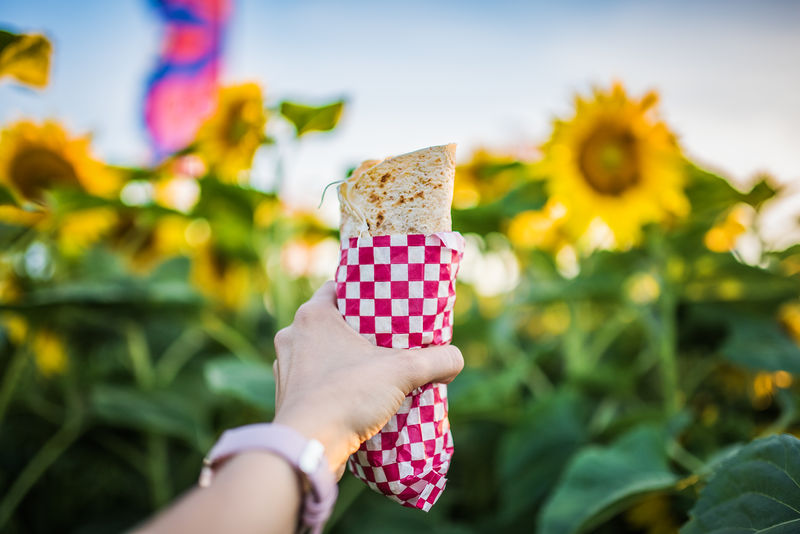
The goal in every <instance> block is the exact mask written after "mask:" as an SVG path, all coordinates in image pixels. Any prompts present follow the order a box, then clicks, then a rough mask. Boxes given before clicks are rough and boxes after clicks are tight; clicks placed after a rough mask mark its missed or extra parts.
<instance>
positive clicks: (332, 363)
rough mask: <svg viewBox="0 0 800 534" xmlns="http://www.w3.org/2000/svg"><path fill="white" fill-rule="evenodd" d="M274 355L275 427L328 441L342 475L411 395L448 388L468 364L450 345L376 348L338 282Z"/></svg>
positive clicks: (306, 309) (309, 305)
mask: <svg viewBox="0 0 800 534" xmlns="http://www.w3.org/2000/svg"><path fill="white" fill-rule="evenodd" d="M275 350H276V352H277V354H278V358H277V360H276V361H275V365H274V370H275V382H276V384H277V409H276V414H275V422H276V423H280V424H283V425H287V426H290V427H292V428H294V429H295V430H297V431H299V432H300V433H301V434H304V435H305V436H308V437H309V438H316V439H318V440H319V441H320V442H322V444H323V445H324V446H325V451H326V455H327V456H328V461H329V462H330V465H331V469H332V470H333V471H334V472H338V473H339V476H341V473H342V472H343V469H344V464H345V462H346V461H347V458H348V457H349V456H350V455H351V454H352V453H354V452H355V451H356V450H358V447H359V445H360V444H361V443H362V442H363V441H366V440H367V439H369V438H370V437H372V436H374V435H375V434H376V433H377V432H378V431H379V430H380V429H381V428H383V426H384V425H385V424H386V423H387V422H388V421H389V418H390V417H391V416H392V415H394V413H395V412H396V411H397V409H398V408H400V405H401V404H402V403H403V399H404V398H405V396H406V395H407V394H408V393H409V392H411V391H412V390H413V389H415V388H417V387H420V386H423V385H425V384H427V383H429V382H443V383H448V382H450V381H452V380H453V378H455V376H456V375H457V374H458V373H459V372H460V371H461V369H462V368H463V366H464V360H463V358H462V357H461V352H460V351H459V350H458V349H457V348H456V347H453V346H451V345H444V346H434V347H428V348H424V349H413V350H402V349H389V348H384V347H376V346H374V345H372V344H371V343H370V342H369V341H367V340H366V339H364V338H363V337H361V336H360V335H359V334H358V333H357V332H356V331H355V330H353V329H352V328H351V327H350V325H348V324H347V323H346V322H345V321H344V319H343V318H342V316H341V314H340V313H339V311H338V310H337V308H336V293H335V284H334V282H326V283H325V285H323V286H322V287H321V288H320V289H319V290H318V291H317V292H316V294H314V296H313V297H312V298H311V300H309V301H308V302H306V303H305V304H303V305H302V306H300V309H298V310H297V314H296V315H295V318H294V322H293V323H292V324H291V325H290V326H288V327H286V328H284V329H283V330H281V331H280V332H278V334H277V335H276V336H275Z"/></svg>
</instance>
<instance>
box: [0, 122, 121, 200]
mask: <svg viewBox="0 0 800 534" xmlns="http://www.w3.org/2000/svg"><path fill="white" fill-rule="evenodd" d="M0 184H3V185H5V186H6V187H8V188H9V189H10V190H11V191H13V192H14V193H15V194H16V195H17V196H19V197H20V198H21V199H23V200H28V201H31V202H35V203H41V202H42V201H43V199H44V193H45V191H47V190H48V189H52V188H75V189H81V190H83V191H86V192H87V193H90V194H93V195H98V196H107V195H109V194H111V193H114V192H115V191H116V190H117V189H118V186H119V180H118V177H117V176H116V175H115V174H114V173H112V172H110V171H109V170H108V169H107V168H106V166H105V165H103V164H102V163H101V162H99V161H97V160H96V159H94V158H93V157H92V155H91V152H90V150H89V139H88V138H87V137H70V136H69V134H68V133H67V132H66V131H65V130H64V129H63V128H62V127H61V126H60V125H59V124H57V123H55V122H52V121H47V122H44V123H42V124H36V123H34V122H31V121H20V122H17V123H15V124H12V125H10V126H9V127H8V128H6V129H5V130H3V131H2V132H0Z"/></svg>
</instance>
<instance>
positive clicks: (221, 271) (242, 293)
mask: <svg viewBox="0 0 800 534" xmlns="http://www.w3.org/2000/svg"><path fill="white" fill-rule="evenodd" d="M253 274H254V273H253V269H252V268H251V267H250V265H248V264H247V263H246V262H244V261H242V260H240V259H238V258H233V257H229V256H227V255H225V254H223V253H222V252H221V251H219V250H217V249H216V247H214V246H213V244H212V243H208V244H207V245H206V246H202V247H198V248H197V249H196V250H195V251H194V252H193V254H192V272H191V280H192V282H193V283H194V285H195V286H196V287H197V288H198V289H199V290H200V291H201V292H202V293H203V294H204V295H205V296H206V297H208V298H210V299H212V300H213V301H215V302H217V303H219V304H221V305H222V306H223V307H225V308H227V309H231V310H235V309H240V308H242V307H243V306H244V305H245V304H246V303H247V298H248V296H249V295H250V293H251V292H252V291H253V290H254V282H255V280H254V276H253Z"/></svg>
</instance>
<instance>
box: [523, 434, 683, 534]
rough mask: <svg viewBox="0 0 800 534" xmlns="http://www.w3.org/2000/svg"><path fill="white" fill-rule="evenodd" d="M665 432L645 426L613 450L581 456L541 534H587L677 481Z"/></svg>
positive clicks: (545, 514)
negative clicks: (632, 503) (594, 526)
mask: <svg viewBox="0 0 800 534" xmlns="http://www.w3.org/2000/svg"><path fill="white" fill-rule="evenodd" d="M667 439H668V434H667V433H666V432H665V430H664V429H663V428H658V427H653V426H641V427H638V428H634V429H633V430H631V431H630V432H628V433H626V434H624V435H622V436H621V437H620V438H619V439H618V440H617V441H615V442H614V443H612V444H611V445H609V446H608V447H596V446H595V447H588V448H586V449H584V450H582V451H581V452H579V453H578V454H576V455H575V457H574V458H573V460H572V461H571V462H570V465H569V466H568V467H567V469H566V471H565V473H564V476H563V479H562V480H561V483H560V484H559V485H558V486H556V488H555V491H554V492H553V494H552V495H551V497H550V499H549V500H548V502H547V503H546V504H545V506H544V509H543V510H542V515H541V516H540V518H539V528H538V531H539V532H540V533H541V534H574V533H578V532H585V531H586V530H587V529H588V528H589V527H591V526H592V525H596V524H598V523H600V522H601V521H603V520H604V519H607V518H609V517H611V516H613V515H614V514H615V513H617V512H619V511H620V510H624V509H625V507H626V505H628V504H629V503H630V502H631V501H632V500H634V499H635V498H636V497H637V496H639V495H642V494H646V493H648V492H653V491H658V490H663V489H667V488H669V487H670V486H672V485H673V484H675V482H676V481H677V478H678V477H677V476H676V475H675V474H674V473H673V472H672V471H671V470H670V469H669V466H668V462H667V455H666V450H665V444H666V442H667Z"/></svg>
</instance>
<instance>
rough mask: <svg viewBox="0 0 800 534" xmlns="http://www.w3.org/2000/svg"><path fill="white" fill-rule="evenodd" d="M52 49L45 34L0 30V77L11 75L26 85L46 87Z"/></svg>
mask: <svg viewBox="0 0 800 534" xmlns="http://www.w3.org/2000/svg"><path fill="white" fill-rule="evenodd" d="M52 51H53V46H52V45H51V44H50V41H48V40H47V38H46V37H45V36H44V35H38V34H15V33H11V32H7V31H3V30H0V78H3V77H4V76H11V77H12V78H14V79H16V80H17V81H18V82H20V83H23V84H26V85H30V86H33V87H38V88H42V87H45V86H46V85H47V79H48V76H49V73H50V55H51V54H52Z"/></svg>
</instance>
